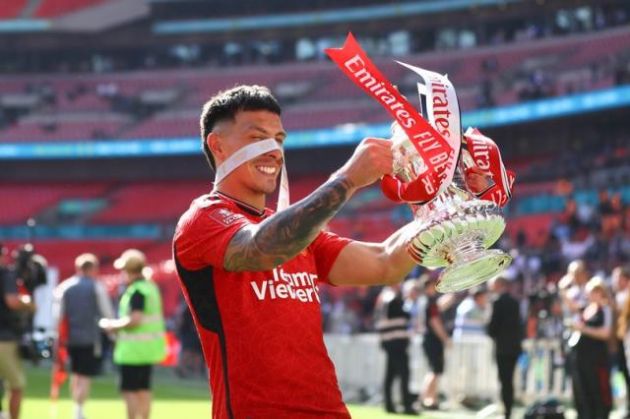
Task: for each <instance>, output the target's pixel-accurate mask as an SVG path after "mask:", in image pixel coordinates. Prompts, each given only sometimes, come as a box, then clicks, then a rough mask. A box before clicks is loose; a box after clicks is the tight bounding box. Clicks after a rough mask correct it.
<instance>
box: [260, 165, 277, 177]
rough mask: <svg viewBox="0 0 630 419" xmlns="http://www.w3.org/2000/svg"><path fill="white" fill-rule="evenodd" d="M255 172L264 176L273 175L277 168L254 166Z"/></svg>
mask: <svg viewBox="0 0 630 419" xmlns="http://www.w3.org/2000/svg"><path fill="white" fill-rule="evenodd" d="M256 170H258V171H259V172H262V173H264V174H266V175H275V174H276V173H277V172H278V168H277V167H275V166H256Z"/></svg>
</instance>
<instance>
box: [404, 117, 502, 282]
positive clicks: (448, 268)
mask: <svg viewBox="0 0 630 419" xmlns="http://www.w3.org/2000/svg"><path fill="white" fill-rule="evenodd" d="M393 134H394V135H393V137H392V142H393V144H392V150H393V154H394V161H395V164H394V173H395V174H396V175H397V177H398V178H400V179H401V180H403V181H410V180H413V179H415V178H416V177H417V175H418V174H420V173H422V172H424V170H426V166H425V165H424V162H423V161H422V158H421V157H420V156H419V155H418V154H417V152H416V151H415V149H414V147H413V145H412V144H411V143H410V142H409V140H408V138H407V136H406V134H404V132H403V131H402V130H401V129H400V128H399V127H397V126H394V129H393ZM460 153H461V154H460V159H459V163H458V166H457V168H456V170H455V174H454V176H453V181H452V183H451V184H450V185H449V186H448V187H447V188H446V189H444V190H443V191H442V192H440V193H439V194H438V195H437V196H436V197H435V199H433V200H432V201H430V202H428V203H425V204H422V205H419V204H412V205H411V208H412V210H413V216H414V221H413V222H412V223H411V224H410V225H409V229H408V233H409V234H410V237H411V238H410V239H409V241H408V245H407V250H408V251H409V254H410V255H411V256H412V258H413V259H414V260H415V261H416V262H417V263H418V264H419V265H422V266H425V267H427V268H430V269H436V268H445V269H444V270H443V271H442V273H441V274H440V277H439V280H438V282H437V284H436V289H437V290H438V291H439V292H443V293H446V292H457V291H462V290H465V289H468V288H471V287H474V286H476V285H479V284H481V283H483V282H485V281H487V280H489V279H491V278H493V277H495V276H497V275H499V274H500V273H501V272H502V271H503V270H505V268H507V267H508V266H509V265H510V263H511V261H512V257H511V256H509V255H508V254H506V253H505V252H503V251H501V250H498V249H489V247H490V246H492V245H493V244H494V243H495V242H496V241H497V240H498V239H499V237H500V236H501V234H502V233H503V230H504V229H505V220H504V219H503V216H502V214H501V209H500V208H499V207H498V206H497V205H496V204H495V203H493V202H491V201H486V200H481V199H478V198H477V197H475V195H474V194H473V193H472V192H471V191H470V190H469V188H468V186H467V185H466V182H465V180H464V176H463V173H464V169H465V168H466V167H469V165H474V162H473V161H472V158H471V157H470V154H469V153H468V151H467V150H465V149H462V150H461V151H460Z"/></svg>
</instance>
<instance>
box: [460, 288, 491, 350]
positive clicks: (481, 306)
mask: <svg viewBox="0 0 630 419" xmlns="http://www.w3.org/2000/svg"><path fill="white" fill-rule="evenodd" d="M489 319H490V307H489V306H488V291H487V290H486V289H485V288H484V287H476V288H471V289H470V290H468V297H466V298H465V299H464V300H463V301H462V302H461V303H460V304H459V305H458V306H457V315H456V316H455V330H454V331H453V338H454V339H455V340H460V339H462V338H463V337H464V336H486V326H487V324H488V320H489Z"/></svg>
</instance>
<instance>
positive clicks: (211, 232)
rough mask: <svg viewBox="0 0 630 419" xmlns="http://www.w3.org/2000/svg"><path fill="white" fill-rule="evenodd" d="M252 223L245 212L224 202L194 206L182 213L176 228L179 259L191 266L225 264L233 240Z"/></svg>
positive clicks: (221, 265) (195, 267) (181, 262)
mask: <svg viewBox="0 0 630 419" xmlns="http://www.w3.org/2000/svg"><path fill="white" fill-rule="evenodd" d="M249 223H250V221H249V220H248V219H247V217H245V216H244V215H243V214H240V213H237V212H235V211H234V210H232V209H231V208H229V207H226V206H223V205H214V206H210V207H207V208H194V207H191V209H190V210H189V211H188V212H186V213H185V214H184V215H183V216H182V218H181V219H180V222H179V223H178V225H177V229H176V231H175V237H174V247H175V256H176V259H177V261H178V262H179V263H180V264H181V265H182V266H183V267H184V268H186V269H189V270H198V269H202V268H204V267H207V266H214V267H217V268H222V267H223V259H224V257H225V251H226V249H227V246H228V244H229V243H230V240H232V237H233V236H234V234H236V232H237V231H239V230H240V229H241V228H243V227H244V226H246V225H247V224H249Z"/></svg>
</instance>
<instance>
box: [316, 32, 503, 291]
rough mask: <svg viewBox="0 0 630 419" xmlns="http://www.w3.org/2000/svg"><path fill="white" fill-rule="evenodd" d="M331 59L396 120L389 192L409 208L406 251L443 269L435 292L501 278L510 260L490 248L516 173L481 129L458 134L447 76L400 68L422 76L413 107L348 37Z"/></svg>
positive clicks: (458, 123) (499, 231)
mask: <svg viewBox="0 0 630 419" xmlns="http://www.w3.org/2000/svg"><path fill="white" fill-rule="evenodd" d="M327 52H328V55H329V56H330V57H331V58H332V59H333V61H335V62H336V63H337V65H339V67H340V68H341V69H342V70H343V71H344V73H346V75H347V76H348V77H349V78H351V79H352V80H353V81H354V82H355V83H356V84H357V85H359V87H361V88H362V89H363V90H365V91H366V92H367V93H368V94H370V95H371V96H372V97H374V98H375V99H376V100H377V101H379V102H380V103H381V104H382V105H383V106H384V107H385V108H386V109H387V110H388V111H389V112H390V114H392V115H393V116H394V118H395V120H396V122H394V123H393V124H392V138H391V140H392V152H393V155H394V168H393V169H394V170H393V175H392V176H385V177H384V178H383V180H382V183H381V186H382V189H383V192H384V194H385V195H386V196H387V197H388V198H390V199H392V200H394V201H397V202H406V203H408V204H410V206H411V208H412V211H413V217H414V221H413V222H412V223H410V224H409V225H408V226H407V228H406V234H408V237H407V241H408V247H407V249H408V251H409V254H410V255H411V256H412V258H413V259H414V260H415V261H416V262H417V263H418V264H420V265H422V266H425V267H427V268H431V269H435V268H444V269H443V271H442V272H441V275H440V278H439V281H438V283H437V285H436V289H437V290H438V291H440V292H455V291H461V290H464V289H467V288H470V287H473V286H475V285H478V284H480V283H482V282H484V281H487V280H489V279H491V278H492V277H494V276H497V275H499V274H500V273H501V272H502V271H503V270H504V269H505V268H506V267H507V266H509V264H510V262H511V260H512V258H511V257H510V256H509V255H507V254H506V253H504V252H503V251H501V250H498V249H489V248H490V246H492V245H493V244H494V243H495V242H496V241H497V240H498V239H499V237H500V236H501V234H502V233H503V230H504V229H505V221H504V219H503V217H502V215H501V206H503V205H505V203H507V201H508V200H509V198H510V197H511V189H512V184H513V182H514V174H513V173H512V172H510V171H508V170H506V169H505V167H504V166H503V162H502V160H501V154H500V153H499V150H498V148H497V146H496V144H495V143H494V142H493V141H492V140H491V139H489V138H487V137H485V136H484V135H483V134H481V132H479V131H478V130H476V129H472V128H469V129H468V130H467V131H466V133H463V132H462V129H461V115H460V110H459V104H458V100H457V95H456V93H455V89H454V87H453V85H452V84H451V82H450V81H449V80H448V78H447V77H446V76H442V75H440V74H438V73H434V72H431V71H427V70H424V69H422V68H418V67H415V66H411V65H409V64H405V63H399V64H401V65H403V66H405V67H406V68H407V69H409V70H411V71H413V72H414V73H415V75H416V76H417V80H418V81H417V83H416V87H417V90H418V97H419V104H420V105H419V107H418V108H417V109H416V108H414V107H413V106H412V105H411V104H410V103H409V102H408V101H407V100H406V99H405V98H404V97H402V96H401V95H400V94H399V93H398V92H397V90H396V89H395V88H394V87H393V86H392V85H391V84H390V83H389V82H388V81H387V79H386V78H385V77H384V76H383V75H382V74H381V73H380V72H379V71H378V69H377V68H376V67H375V66H374V64H372V63H371V62H370V60H369V58H367V56H366V55H365V53H364V52H363V51H362V50H361V48H360V47H359V46H358V44H357V43H356V41H355V40H354V38H352V36H351V35H350V36H349V37H348V40H347V41H346V44H345V45H344V47H343V48H341V49H331V50H328V51H327Z"/></svg>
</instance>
